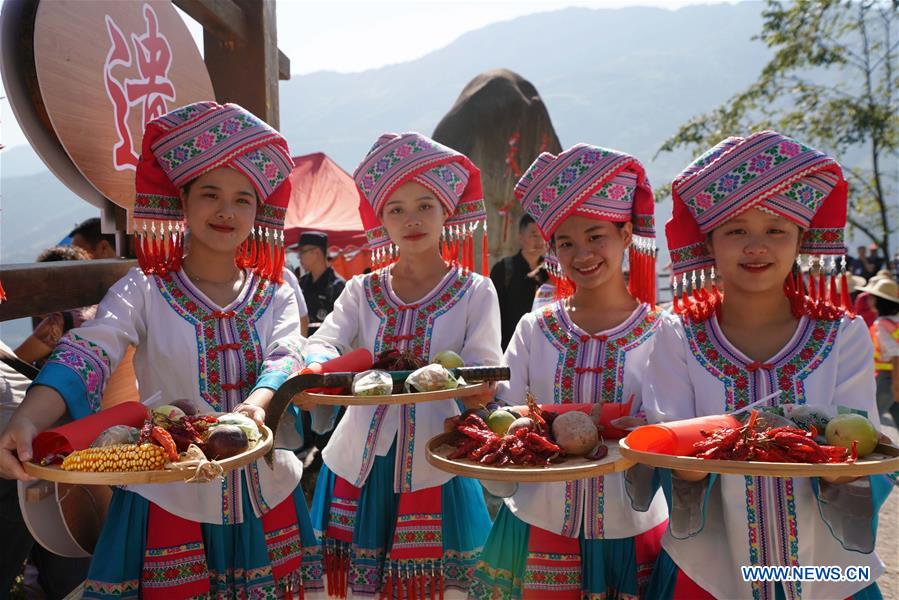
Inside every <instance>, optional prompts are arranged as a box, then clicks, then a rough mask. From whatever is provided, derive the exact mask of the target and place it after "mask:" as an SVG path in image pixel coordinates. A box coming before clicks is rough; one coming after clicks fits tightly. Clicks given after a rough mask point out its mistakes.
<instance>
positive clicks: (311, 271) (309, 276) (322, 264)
mask: <svg viewBox="0 0 899 600" xmlns="http://www.w3.org/2000/svg"><path fill="white" fill-rule="evenodd" d="M294 248H295V249H296V250H297V251H298V252H299V254H300V266H301V267H303V271H304V272H305V275H303V276H302V277H300V289H301V290H302V291H303V297H304V298H305V299H306V306H307V307H308V309H309V321H310V324H309V335H312V334H313V333H315V332H316V331H317V330H318V328H319V327H320V326H321V324H322V321H324V320H325V317H327V316H328V315H329V314H331V311H332V310H334V301H335V300H337V297H338V296H340V292H342V291H343V288H344V286H346V280H345V279H344V278H343V277H341V276H340V275H338V274H337V273H335V272H334V269H332V268H331V265H330V264H329V262H328V236H327V234H324V233H320V232H318V231H307V232H306V233H303V234H301V235H300V241H299V242H298V243H297V245H296V246H294Z"/></svg>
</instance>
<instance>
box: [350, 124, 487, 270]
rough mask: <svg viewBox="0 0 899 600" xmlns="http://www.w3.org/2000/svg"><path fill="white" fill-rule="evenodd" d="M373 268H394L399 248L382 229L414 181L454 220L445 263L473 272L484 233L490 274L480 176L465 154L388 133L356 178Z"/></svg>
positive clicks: (446, 236) (448, 228)
mask: <svg viewBox="0 0 899 600" xmlns="http://www.w3.org/2000/svg"><path fill="white" fill-rule="evenodd" d="M353 179H355V181H356V185H357V187H358V188H359V196H360V204H359V210H360V212H361V213H362V223H363V225H364V226H365V230H366V231H365V233H366V236H367V237H368V245H369V250H370V251H371V253H372V264H373V267H375V268H377V267H380V266H383V265H385V264H389V263H391V262H393V261H394V260H395V259H396V257H397V249H396V246H395V245H394V244H393V243H392V242H391V241H390V238H389V237H388V236H387V231H386V230H385V229H384V227H383V225H382V224H381V219H380V215H381V211H382V210H383V208H384V205H385V204H386V203H387V200H388V199H389V198H390V196H391V194H393V192H394V191H396V189H397V188H398V187H400V186H401V185H403V184H404V183H407V182H410V181H414V182H416V183H419V184H421V185H423V186H425V187H426V188H428V189H429V190H430V191H431V192H432V193H433V194H434V195H435V196H436V197H437V199H438V200H439V201H440V203H441V204H442V205H443V207H444V209H445V210H446V214H448V215H449V217H448V218H447V220H446V223H445V224H444V228H443V240H442V244H441V245H442V248H441V252H442V254H443V256H444V258H445V259H446V260H448V261H451V262H456V263H459V264H461V265H462V266H464V267H466V268H468V269H469V270H473V268H474V254H475V253H474V235H475V232H476V230H477V229H478V227H479V226H480V227H481V229H482V252H481V268H482V271H484V272H486V269H487V220H486V218H487V213H486V209H485V205H484V194H483V190H482V189H481V172H480V171H479V170H478V168H477V167H476V166H475V165H474V164H473V163H472V162H471V160H469V159H468V157H467V156H465V155H464V154H460V153H459V152H456V151H455V150H453V149H452V148H448V147H447V146H444V145H443V144H439V143H437V142H435V141H434V140H432V139H430V138H428V137H425V136H424V135H422V134H420V133H414V132H410V133H402V134H396V133H385V134H384V135H382V136H381V137H380V138H378V140H377V141H376V142H375V144H374V146H373V147H372V149H371V150H370V151H369V152H368V154H367V155H366V156H365V158H364V159H363V160H362V162H361V163H360V164H359V166H358V167H357V168H356V170H355V172H354V173H353Z"/></svg>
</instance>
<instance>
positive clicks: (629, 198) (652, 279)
mask: <svg viewBox="0 0 899 600" xmlns="http://www.w3.org/2000/svg"><path fill="white" fill-rule="evenodd" d="M515 195H516V197H517V198H518V200H519V201H520V202H521V206H522V208H523V209H524V210H525V212H527V213H528V214H529V215H531V216H532V217H533V218H534V220H535V221H536V222H537V226H538V227H539V228H540V232H541V233H542V234H543V237H544V239H546V240H547V241H550V240H551V239H552V236H553V233H555V231H556V229H557V228H558V227H559V225H560V224H561V223H562V221H564V220H565V218H566V217H569V216H571V215H581V216H585V217H589V218H591V219H600V220H604V221H613V222H617V223H626V222H630V223H632V224H633V234H634V238H633V243H632V244H631V247H630V249H629V251H628V260H629V263H630V273H629V279H628V287H629V289H630V291H631V294H633V296H634V297H635V298H638V299H640V300H641V301H643V302H648V303H650V304H655V283H656V274H655V254H656V248H655V227H654V223H653V210H654V203H653V197H652V187H651V186H650V184H649V180H648V179H647V177H646V173H645V171H644V169H643V165H641V164H640V161H638V160H637V159H636V158H634V157H633V156H630V155H628V154H625V153H623V152H619V151H617V150H609V149H607V148H600V147H598V146H590V145H588V144H577V145H576V146H572V147H571V148H569V149H568V150H565V151H564V152H562V153H561V154H559V155H558V156H555V155H553V154H550V153H549V152H544V153H542V154H541V155H540V156H538V157H537V159H536V160H535V161H534V163H533V164H532V165H531V166H530V167H528V170H527V171H526V172H525V174H524V175H523V176H522V178H521V179H520V180H519V181H518V183H517V184H516V185H515ZM546 265H547V268H548V270H549V271H550V273H551V276H552V278H553V279H554V283H555V284H556V290H557V295H561V296H564V295H568V294H570V293H571V292H572V291H573V287H571V282H570V281H566V278H565V277H564V276H563V275H562V272H561V269H560V267H559V264H558V260H557V259H556V257H554V256H553V255H552V251H551V250H550V252H549V253H548V254H547V259H546Z"/></svg>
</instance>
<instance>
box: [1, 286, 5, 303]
mask: <svg viewBox="0 0 899 600" xmlns="http://www.w3.org/2000/svg"><path fill="white" fill-rule="evenodd" d="M5 300H6V290H4V289H3V284H2V283H0V302H4V301H5Z"/></svg>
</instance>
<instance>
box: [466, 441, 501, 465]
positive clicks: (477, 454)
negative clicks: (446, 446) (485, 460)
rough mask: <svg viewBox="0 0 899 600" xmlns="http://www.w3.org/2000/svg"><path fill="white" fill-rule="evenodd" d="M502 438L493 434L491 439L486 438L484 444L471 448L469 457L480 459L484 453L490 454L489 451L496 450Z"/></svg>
mask: <svg viewBox="0 0 899 600" xmlns="http://www.w3.org/2000/svg"><path fill="white" fill-rule="evenodd" d="M501 441H502V440H501V439H500V438H498V437H496V436H493V439H491V440H488V441H487V443H486V444H484V445H483V446H481V447H480V448H477V449H476V450H473V451H472V452H471V457H472V458H473V459H476V460H480V459H481V458H482V457H483V456H484V455H485V454H490V453H491V452H496V450H497V449H498V448H499V445H500V442H501Z"/></svg>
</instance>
